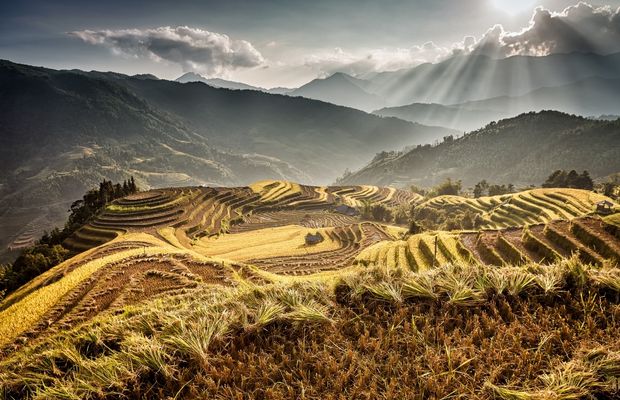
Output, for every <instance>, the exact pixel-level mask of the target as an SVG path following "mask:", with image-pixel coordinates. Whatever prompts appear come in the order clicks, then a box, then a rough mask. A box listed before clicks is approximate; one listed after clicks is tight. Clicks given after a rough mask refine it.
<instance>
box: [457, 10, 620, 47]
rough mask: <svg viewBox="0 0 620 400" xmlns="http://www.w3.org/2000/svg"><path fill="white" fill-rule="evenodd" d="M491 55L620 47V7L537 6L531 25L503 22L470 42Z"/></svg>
mask: <svg viewBox="0 0 620 400" xmlns="http://www.w3.org/2000/svg"><path fill="white" fill-rule="evenodd" d="M468 50H470V51H475V52H479V53H483V54H489V55H492V56H499V57H507V56H512V55H532V56H544V55H548V54H554V53H571V52H592V53H599V54H609V53H614V52H618V51H620V9H618V10H613V9H612V8H611V7H609V6H604V7H596V6H593V5H590V4H588V3H584V2H581V3H579V4H577V5H575V6H572V7H568V8H566V9H565V10H564V11H562V12H560V13H553V12H551V11H549V10H547V9H545V8H543V7H538V8H536V10H535V11H534V15H533V17H532V19H531V21H530V24H529V26H528V27H526V28H525V29H523V30H522V31H520V32H506V31H505V30H504V28H503V27H502V26H500V25H497V26H495V27H494V28H492V29H490V30H489V31H488V32H487V33H486V34H485V35H484V36H483V37H482V39H480V40H479V41H478V42H476V43H475V44H474V45H473V46H469V49H468Z"/></svg>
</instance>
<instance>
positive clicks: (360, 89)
mask: <svg viewBox="0 0 620 400" xmlns="http://www.w3.org/2000/svg"><path fill="white" fill-rule="evenodd" d="M370 84H371V82H368V81H365V80H362V79H358V78H354V77H352V76H350V75H347V74H344V73H341V72H338V73H335V74H333V75H331V76H329V77H327V78H323V79H315V80H312V81H310V82H308V83H307V84H305V85H303V86H301V87H299V88H298V89H295V90H293V91H292V92H290V93H289V94H290V95H291V96H302V97H306V98H310V99H316V100H321V101H326V102H328V103H333V104H338V105H341V106H347V107H352V108H357V109H360V110H364V111H368V112H370V111H372V110H376V109H377V108H378V107H381V106H383V105H384V104H385V100H383V99H382V98H381V97H379V96H377V95H375V94H373V93H370V92H368V91H367V90H366V88H367V87H368V86H369V85H370Z"/></svg>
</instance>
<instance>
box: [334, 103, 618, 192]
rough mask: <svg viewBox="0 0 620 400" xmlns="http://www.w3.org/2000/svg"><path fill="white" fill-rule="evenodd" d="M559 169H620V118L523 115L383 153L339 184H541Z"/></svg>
mask: <svg viewBox="0 0 620 400" xmlns="http://www.w3.org/2000/svg"><path fill="white" fill-rule="evenodd" d="M557 169H566V170H570V169H576V170H578V171H581V170H588V171H589V172H590V173H591V175H592V177H593V178H597V177H603V176H607V175H609V174H612V173H615V172H618V171H620V121H618V120H616V121H612V122H609V121H593V120H590V119H586V118H582V117H577V116H571V115H568V114H563V113H559V112H555V111H545V112H540V113H528V114H523V115H520V116H518V117H516V118H512V119H506V120H502V121H500V122H497V123H491V124H489V125H488V126H486V127H485V128H483V129H480V130H478V131H475V132H472V133H469V134H467V135H465V136H463V137H461V138H458V139H449V140H446V141H444V142H443V143H441V144H439V145H437V146H430V145H427V146H419V147H418V148H415V149H413V150H411V151H408V152H405V153H396V152H383V153H380V154H378V155H377V156H376V157H375V158H374V159H373V160H372V161H371V162H370V163H369V164H368V165H367V166H366V167H364V168H362V169H361V170H359V171H357V172H354V173H353V174H350V175H348V176H345V177H344V178H343V179H341V181H340V182H339V183H342V184H358V183H364V184H380V185H390V184H395V185H408V184H416V185H422V186H431V185H434V184H437V183H439V182H441V181H443V180H444V179H446V178H452V179H459V180H462V181H463V183H464V185H466V187H467V186H471V185H473V184H475V183H476V182H478V181H480V180H482V179H486V180H487V181H489V182H497V183H513V184H515V185H530V184H536V185H540V184H541V183H542V182H543V181H544V180H545V178H546V177H547V176H548V175H549V174H550V173H551V172H553V171H554V170H557Z"/></svg>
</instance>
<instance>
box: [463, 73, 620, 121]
mask: <svg viewBox="0 0 620 400" xmlns="http://www.w3.org/2000/svg"><path fill="white" fill-rule="evenodd" d="M458 107H459V108H460V109H463V110H493V111H496V112H498V113H501V114H504V115H506V114H509V115H517V114H521V113H524V112H529V111H541V110H545V109H554V110H560V111H563V112H566V113H571V114H578V115H599V114H613V113H617V112H618V110H620V78H618V79H608V78H601V77H592V78H586V79H583V80H579V81H577V82H572V83H569V84H566V85H561V86H555V87H544V88H541V89H537V90H534V91H532V92H530V93H527V94H525V95H522V96H517V97H509V96H502V97H495V98H490V99H487V100H480V101H472V102H468V103H463V104H459V105H458Z"/></svg>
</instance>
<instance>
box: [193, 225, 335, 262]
mask: <svg viewBox="0 0 620 400" xmlns="http://www.w3.org/2000/svg"><path fill="white" fill-rule="evenodd" d="M332 230H333V228H318V229H312V228H305V227H300V226H294V225H289V226H282V227H277V228H266V229H259V230H255V231H250V232H243V233H238V234H234V235H221V236H216V237H209V238H203V239H200V240H199V241H197V242H196V243H195V244H194V245H193V247H192V248H193V249H194V250H195V251H197V252H199V253H200V254H204V255H205V256H212V257H220V258H224V259H229V260H232V261H247V260H251V259H254V258H266V257H279V256H298V255H311V254H313V253H320V252H324V251H331V250H337V249H338V248H340V246H341V244H340V242H338V241H337V240H334V239H332V238H331V237H330V236H329V232H330V231H332ZM316 233H318V234H321V235H322V236H323V237H324V240H323V241H322V242H321V243H318V244H316V245H307V244H306V242H305V236H306V234H316Z"/></svg>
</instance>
